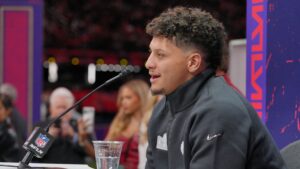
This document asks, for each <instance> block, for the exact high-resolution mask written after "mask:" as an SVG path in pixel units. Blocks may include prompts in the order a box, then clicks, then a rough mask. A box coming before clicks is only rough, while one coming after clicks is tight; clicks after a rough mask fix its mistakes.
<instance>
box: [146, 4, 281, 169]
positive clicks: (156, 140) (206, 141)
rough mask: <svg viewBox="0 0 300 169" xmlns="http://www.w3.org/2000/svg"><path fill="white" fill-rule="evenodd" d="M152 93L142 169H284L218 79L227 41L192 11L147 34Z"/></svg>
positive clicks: (251, 116)
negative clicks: (154, 99)
mask: <svg viewBox="0 0 300 169" xmlns="http://www.w3.org/2000/svg"><path fill="white" fill-rule="evenodd" d="M146 32H147V33H148V34H150V35H151V36H152V37H153V38H152V41H151V43H150V56H149V58H148V60H147V62H146V68H147V69H149V74H150V76H151V78H150V82H151V91H152V93H154V94H164V95H165V98H163V99H162V101H161V102H160V103H158V105H157V106H156V107H155V109H154V113H153V115H152V117H151V120H150V123H149V130H148V132H149V134H148V135H149V138H148V140H149V147H148V150H147V164H146V169H154V168H155V169H167V168H168V169H285V168H286V167H285V164H284V162H283V160H282V158H281V156H280V154H279V152H278V150H277V148H276V146H275V144H274V142H273V140H272V137H271V136H270V134H269V133H268V131H267V129H266V128H265V126H264V125H263V124H262V123H261V121H260V119H259V117H258V116H257V114H256V112H255V110H254V109H253V108H252V107H251V105H250V104H249V103H248V102H247V101H246V100H245V99H244V98H243V97H242V96H241V95H240V94H239V93H238V92H236V91H235V90H234V89H232V88H231V87H230V86H228V85H227V84H226V82H225V81H224V79H223V78H222V77H220V76H215V73H216V69H217V68H218V67H219V66H220V63H221V60H222V55H223V47H224V44H225V39H226V34H225V31H224V28H223V26H222V24H221V23H219V22H218V21H217V20H216V19H214V18H213V17H212V16H211V15H210V14H209V13H207V12H205V11H202V10H200V9H197V8H185V7H175V8H173V9H168V10H167V11H165V12H163V13H162V14H161V15H160V16H158V17H157V18H155V19H153V20H152V21H151V22H150V23H149V24H148V25H147V27H146Z"/></svg>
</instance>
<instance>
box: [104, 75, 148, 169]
mask: <svg viewBox="0 0 300 169" xmlns="http://www.w3.org/2000/svg"><path fill="white" fill-rule="evenodd" d="M148 98H149V86H148V84H147V83H146V82H145V81H144V80H139V79H136V80H130V81H128V82H126V83H125V84H123V85H122V86H121V87H120V89H119V92H118V97H117V106H118V109H119V110H118V113H117V115H116V117H115V118H114V120H113V122H112V124H111V126H110V128H109V131H108V134H107V136H106V140H114V141H123V142H124V144H123V149H122V153H121V158H120V165H121V166H123V167H124V168H125V169H137V166H138V162H139V155H138V141H139V136H138V134H139V126H140V123H141V120H142V117H143V113H144V112H145V109H146V106H147V102H148Z"/></svg>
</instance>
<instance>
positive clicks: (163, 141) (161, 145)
mask: <svg viewBox="0 0 300 169" xmlns="http://www.w3.org/2000/svg"><path fill="white" fill-rule="evenodd" d="M156 148H157V149H160V150H165V151H168V144H167V133H164V135H163V136H157V143H156Z"/></svg>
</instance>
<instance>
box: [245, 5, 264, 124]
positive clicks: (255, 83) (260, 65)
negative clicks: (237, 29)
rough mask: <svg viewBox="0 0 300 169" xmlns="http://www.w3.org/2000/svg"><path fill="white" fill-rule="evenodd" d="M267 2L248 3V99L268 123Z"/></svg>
mask: <svg viewBox="0 0 300 169" xmlns="http://www.w3.org/2000/svg"><path fill="white" fill-rule="evenodd" d="M266 20H267V0H249V1H247V70H246V72H247V77H246V82H247V83H246V97H247V99H248V100H249V101H250V103H251V104H252V106H253V107H254V108H255V110H256V111H257V113H258V115H259V117H260V118H261V119H262V120H263V121H264V122H265V121H266V119H267V118H266V106H265V103H266V66H265V65H266V64H265V63H266V22H267V21H266Z"/></svg>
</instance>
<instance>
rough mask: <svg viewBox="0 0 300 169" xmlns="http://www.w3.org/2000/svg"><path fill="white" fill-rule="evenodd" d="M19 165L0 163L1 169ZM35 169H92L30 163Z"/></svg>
mask: <svg viewBox="0 0 300 169" xmlns="http://www.w3.org/2000/svg"><path fill="white" fill-rule="evenodd" d="M18 165H19V163H8V162H0V169H14V168H17V166H18ZM29 166H30V167H32V168H33V169H34V168H36V169H38V168H39V169H91V167H89V166H88V165H85V164H45V163H30V164H29Z"/></svg>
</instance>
